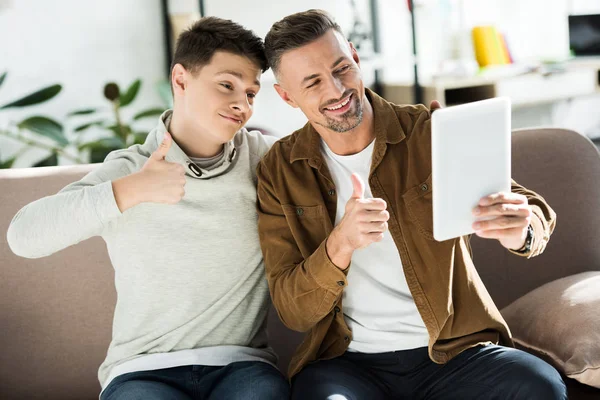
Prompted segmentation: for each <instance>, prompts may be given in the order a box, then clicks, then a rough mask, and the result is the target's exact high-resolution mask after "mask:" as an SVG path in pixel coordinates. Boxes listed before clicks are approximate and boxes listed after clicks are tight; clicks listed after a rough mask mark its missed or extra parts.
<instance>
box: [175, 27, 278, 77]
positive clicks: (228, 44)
mask: <svg viewBox="0 0 600 400" xmlns="http://www.w3.org/2000/svg"><path fill="white" fill-rule="evenodd" d="M217 51H228V52H230V53H233V54H237V55H240V56H244V57H248V58H249V59H250V60H252V61H253V62H255V63H256V65H258V66H259V67H260V69H261V70H262V72H265V71H266V70H267V69H269V64H268V63H267V58H266V56H265V46H264V43H263V41H262V39H261V38H260V37H258V36H256V35H255V34H254V32H252V31H251V30H248V29H246V28H244V27H243V26H241V25H239V24H236V23H235V22H233V21H231V20H228V19H221V18H217V17H205V18H202V19H200V20H198V21H197V22H195V23H194V25H192V27H191V28H189V29H187V30H185V31H184V32H183V33H182V34H181V35H180V36H179V38H178V39H177V46H176V47H175V55H174V56H173V62H172V63H171V70H172V69H173V67H174V66H175V64H181V65H183V67H184V68H185V69H186V70H188V71H190V72H192V73H195V72H197V71H198V70H199V69H200V68H202V67H203V66H205V65H206V64H208V63H209V62H210V60H211V58H212V56H213V55H214V54H215V52H217Z"/></svg>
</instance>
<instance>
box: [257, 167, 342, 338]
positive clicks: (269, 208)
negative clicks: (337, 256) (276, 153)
mask: <svg viewBox="0 0 600 400" xmlns="http://www.w3.org/2000/svg"><path fill="white" fill-rule="evenodd" d="M257 176H258V188H257V192H258V229H259V235H260V243H261V247H262V251H263V255H264V259H265V269H266V273H267V280H268V282H269V289H270V291H271V298H272V299H273V303H274V306H275V308H276V309H277V312H278V314H279V317H280V319H281V321H282V322H283V323H284V324H285V325H286V326H287V327H288V328H290V329H293V330H295V331H300V332H306V331H307V330H309V329H310V328H311V327H313V326H314V325H315V324H316V323H317V322H319V321H320V320H321V319H323V318H324V317H325V316H326V315H327V314H329V313H330V312H331V310H332V309H333V307H334V306H335V303H336V302H337V300H338V299H339V297H340V296H341V295H342V292H343V290H344V287H345V286H346V283H347V281H346V274H345V272H344V271H343V270H341V269H340V268H338V267H337V266H336V265H335V264H333V263H332V262H331V260H330V259H329V256H328V255H327V250H326V240H325V241H323V243H321V245H320V246H319V247H318V248H317V250H316V251H315V252H314V253H313V254H311V255H310V256H308V257H307V258H304V257H303V255H302V253H301V252H300V249H299V248H298V245H297V244H296V240H295V238H294V236H293V235H292V232H291V230H290V228H289V226H288V223H287V220H286V217H285V215H284V213H283V208H282V206H281V204H280V203H279V200H278V198H277V195H276V194H275V192H274V190H273V185H272V182H271V178H270V175H269V173H268V171H267V169H266V168H265V167H264V164H263V163H262V162H261V163H259V165H258V168H257Z"/></svg>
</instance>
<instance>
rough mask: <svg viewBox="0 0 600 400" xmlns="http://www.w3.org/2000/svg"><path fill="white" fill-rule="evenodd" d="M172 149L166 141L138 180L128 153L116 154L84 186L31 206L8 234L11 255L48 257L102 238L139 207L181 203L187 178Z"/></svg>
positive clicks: (71, 187)
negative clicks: (172, 160) (173, 160)
mask: <svg viewBox="0 0 600 400" xmlns="http://www.w3.org/2000/svg"><path fill="white" fill-rule="evenodd" d="M170 144H171V138H170V135H166V136H165V139H164V141H163V143H162V144H161V146H160V147H159V148H158V149H157V150H156V151H155V152H154V153H153V154H152V156H151V157H150V158H149V159H148V160H147V161H146V163H145V165H144V166H143V168H142V169H141V171H139V172H134V173H133V174H131V172H132V169H133V167H132V165H133V162H132V161H131V160H128V159H127V158H126V156H125V154H126V153H124V152H120V151H118V152H114V153H111V154H110V155H109V156H108V157H107V159H106V161H105V162H104V163H103V164H102V165H100V166H99V167H98V168H97V169H95V170H94V171H92V172H90V173H89V174H88V175H86V176H85V177H84V178H83V179H81V180H80V181H78V182H75V183H72V184H70V185H68V186H66V187H65V188H64V189H62V190H61V191H60V192H58V193H57V194H55V195H52V196H47V197H44V198H42V199H40V200H37V201H34V202H33V203H30V204H28V205H26V206H25V207H23V208H22V209H21V210H20V211H19V212H18V213H17V214H16V215H15V216H14V218H13V220H12V222H11V224H10V226H9V228H8V233H7V240H8V245H9V246H10V248H11V250H12V251H13V252H14V253H15V254H17V255H19V256H22V257H27V258H39V257H44V256H47V255H50V254H52V253H55V252H57V251H59V250H62V249H64V248H66V247H68V246H71V245H74V244H76V243H79V242H81V241H83V240H85V239H88V238H90V237H92V236H98V235H102V233H103V232H104V230H105V228H106V227H107V226H108V225H109V224H110V222H111V221H113V220H115V219H117V218H118V217H120V216H121V214H122V212H124V211H125V210H127V209H128V208H131V207H134V206H135V205H137V204H139V203H142V202H158V203H168V204H173V203H176V202H178V201H179V200H180V199H181V198H182V197H183V195H184V189H183V187H184V185H185V178H184V174H185V172H184V168H183V167H182V166H181V165H179V164H173V163H169V162H167V161H165V160H164V158H165V156H166V154H167V151H168V150H169V147H170Z"/></svg>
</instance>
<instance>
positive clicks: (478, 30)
mask: <svg viewBox="0 0 600 400" xmlns="http://www.w3.org/2000/svg"><path fill="white" fill-rule="evenodd" d="M472 36H473V48H474V49H475V58H476V59H477V63H478V64H479V66H480V67H486V66H488V65H504V64H510V63H511V60H510V55H509V54H508V51H507V47H506V45H505V43H504V39H503V38H502V36H501V35H500V34H499V33H498V31H497V30H496V28H495V27H493V26H476V27H474V28H473V31H472Z"/></svg>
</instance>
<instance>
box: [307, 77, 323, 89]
mask: <svg viewBox="0 0 600 400" xmlns="http://www.w3.org/2000/svg"><path fill="white" fill-rule="evenodd" d="M320 82H321V81H320V80H318V79H317V80H316V81H314V82H313V83H311V84H310V85H308V86H307V87H306V88H307V89H310V88H311V87H313V86H316V85H318V84H319V83H320Z"/></svg>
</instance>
